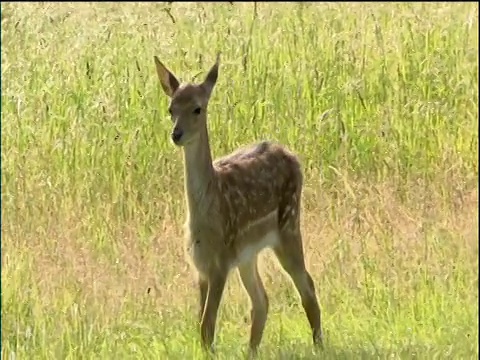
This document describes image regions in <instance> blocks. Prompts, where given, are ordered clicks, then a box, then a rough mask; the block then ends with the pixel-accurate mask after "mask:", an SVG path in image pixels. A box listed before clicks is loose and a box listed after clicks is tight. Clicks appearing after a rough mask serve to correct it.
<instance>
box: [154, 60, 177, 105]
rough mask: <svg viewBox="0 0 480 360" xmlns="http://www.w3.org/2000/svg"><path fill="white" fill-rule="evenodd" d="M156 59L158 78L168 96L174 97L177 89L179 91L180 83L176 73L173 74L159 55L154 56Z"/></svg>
mask: <svg viewBox="0 0 480 360" xmlns="http://www.w3.org/2000/svg"><path fill="white" fill-rule="evenodd" d="M154 60H155V68H156V69H157V75H158V79H159V80H160V84H161V85H162V89H163V91H165V94H167V96H169V97H172V96H173V94H174V93H175V91H177V89H178V87H179V86H180V83H179V82H178V80H177V78H176V77H175V75H173V74H172V73H171V72H170V70H168V69H167V68H166V67H165V65H163V64H162V62H161V61H160V60H159V59H158V57H156V56H154Z"/></svg>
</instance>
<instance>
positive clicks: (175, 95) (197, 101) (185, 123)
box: [154, 54, 220, 146]
mask: <svg viewBox="0 0 480 360" xmlns="http://www.w3.org/2000/svg"><path fill="white" fill-rule="evenodd" d="M154 59H155V66H156V68H157V75H158V78H159V80H160V84H161V85H162V89H163V91H164V92H165V94H166V95H167V96H168V97H169V98H170V105H169V107H168V111H169V112H170V115H171V118H172V121H173V123H174V127H173V131H172V134H171V137H172V141H173V142H174V143H175V145H178V146H184V145H187V144H188V143H190V142H192V141H194V140H195V139H196V138H197V137H198V136H199V134H200V131H201V130H202V128H204V127H206V121H207V106H208V101H209V100H210V96H211V95H212V91H213V88H214V86H215V83H216V82H217V77H218V67H219V62H220V54H218V55H217V61H216V62H215V64H214V65H213V66H212V68H211V69H210V71H209V72H208V74H207V76H206V78H205V80H204V81H203V82H202V83H200V84H190V83H187V84H180V82H179V81H178V80H177V78H176V77H175V75H173V73H172V72H171V71H170V70H168V69H167V68H166V67H165V65H163V64H162V62H161V61H160V60H159V59H158V58H157V57H156V56H155V57H154Z"/></svg>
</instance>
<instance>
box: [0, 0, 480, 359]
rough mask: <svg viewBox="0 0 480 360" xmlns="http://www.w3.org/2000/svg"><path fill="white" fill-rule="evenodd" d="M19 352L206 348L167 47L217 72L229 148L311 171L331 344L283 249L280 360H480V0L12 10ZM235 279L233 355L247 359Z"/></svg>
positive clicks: (5, 133) (6, 308) (7, 325)
mask: <svg viewBox="0 0 480 360" xmlns="http://www.w3.org/2000/svg"><path fill="white" fill-rule="evenodd" d="M1 21H2V28H1V29H2V33H1V36H2V37H1V41H2V42H1V46H2V63H1V64H2V67H1V81H2V93H1V96H2V103H1V105H2V106H1V110H2V112H1V115H2V117H1V132H2V133H1V155H2V158H1V179H2V184H1V185H2V186H1V195H2V218H1V220H2V249H1V250H2V252H1V253H2V275H1V284H2V294H1V299H2V318H1V320H2V359H9V360H10V359H12V360H13V359H16V360H23V359H195V358H202V356H203V354H202V351H201V349H200V342H199V334H198V332H197V324H196V314H197V289H196V286H195V282H194V278H193V276H192V273H191V271H190V269H189V267H188V266H187V263H186V262H185V259H184V255H183V237H182V227H181V226H182V224H183V221H184V216H185V203H184V197H183V164H182V154H181V151H180V150H179V149H178V148H176V147H174V146H173V145H172V144H171V142H170V140H169V136H170V132H171V128H172V124H171V122H170V120H169V117H168V116H167V114H168V113H167V105H168V99H167V98H166V96H165V95H164V94H163V92H162V90H161V87H160V84H159V82H158V79H157V77H156V73H155V67H154V62H153V56H154V55H157V56H159V57H160V59H161V60H162V61H163V62H164V63H165V64H166V65H167V66H168V67H169V68H170V69H171V70H172V71H173V72H174V73H175V74H176V75H177V76H178V77H179V78H181V79H182V80H184V81H191V80H192V79H197V80H201V79H202V77H203V76H205V74H206V71H207V70H208V69H209V68H210V66H211V65H213V62H214V61H215V55H216V52H217V51H221V52H222V60H221V68H220V75H219V80H218V82H217V86H216V88H215V90H214V93H213V98H212V101H211V103H210V106H209V114H210V116H209V131H210V140H211V146H212V151H213V153H214V157H219V156H221V155H224V154H227V153H228V152H231V151H233V150H234V149H235V148H237V147H239V146H241V145H245V144H248V143H254V142H256V141H260V140H264V139H270V140H276V141H279V142H281V143H283V144H285V145H286V146H287V147H288V148H290V149H291V150H293V151H295V152H296V153H297V154H298V155H299V158H300V159H301V161H302V165H303V168H304V171H305V186H304V192H303V217H302V229H303V234H304V242H305V252H306V260H307V266H308V269H309V270H310V272H311V273H312V276H313V278H314V281H315V284H316V287H317V291H318V297H319V301H320V305H321V308H322V312H323V327H324V331H325V343H326V347H325V350H324V351H323V352H320V351H318V350H315V349H314V348H313V347H312V345H311V335H310V329H309V327H308V323H307V319H306V317H305V315H304V312H303V309H302V307H301V304H300V301H299V297H298V295H297V293H296V290H295V289H294V287H293V285H292V284H291V282H290V280H289V279H288V278H287V276H286V275H285V274H284V273H283V272H282V271H280V270H279V266H278V265H277V263H276V260H275V258H274V256H273V255H272V253H271V252H270V251H268V250H267V251H265V252H264V253H263V254H262V257H261V260H262V261H261V273H262V276H263V279H264V282H265V286H266V289H267V292H268V294H269V297H270V312H269V319H268V321H267V325H266V330H265V335H264V338H263V341H262V344H261V348H260V354H259V355H260V357H261V358H263V359H317V358H322V359H387V358H388V359H476V358H478V335H479V334H478V305H477V304H478V184H477V181H478V4H477V3H456V4H455V3H428V4H427V3H423V4H422V3H416V4H413V3H410V4H408V3H405V4H401V3H389V4H387V3H385V4H369V3H366V4H348V3H340V4H334V3H323V4H320V3H318V4H316V3H283V4H266V3H257V5H256V6H254V4H253V3H235V4H234V5H230V4H229V3H223V4H212V3H173V4H172V5H168V4H167V3H82V4H74V3H56V4H55V3H47V2H43V3H25V4H21V3H4V2H2V4H1ZM249 307H250V305H249V301H248V297H247V295H246V294H245V293H244V291H243V289H242V288H241V286H240V284H239V281H238V278H237V276H236V274H234V273H232V274H231V276H230V278H229V282H228V285H227V289H226V291H225V294H224V297H223V301H222V304H221V308H220V315H219V320H218V323H217V336H216V348H217V355H216V357H217V358H218V359H240V358H242V357H244V355H245V350H246V349H247V344H248V337H249V331H250V329H249V326H250V321H249V316H248V315H249Z"/></svg>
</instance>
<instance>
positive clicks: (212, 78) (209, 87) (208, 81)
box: [201, 53, 220, 96]
mask: <svg viewBox="0 0 480 360" xmlns="http://www.w3.org/2000/svg"><path fill="white" fill-rule="evenodd" d="M219 66H220V53H218V54H217V61H216V62H215V64H214V65H213V66H212V68H211V69H210V71H209V72H208V74H207V77H206V78H205V80H204V81H203V83H202V85H201V86H202V87H203V88H204V89H205V90H206V91H207V94H208V96H210V95H211V94H212V91H213V88H214V87H215V84H216V82H217V78H218V68H219Z"/></svg>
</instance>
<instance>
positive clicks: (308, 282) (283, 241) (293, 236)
mask: <svg viewBox="0 0 480 360" xmlns="http://www.w3.org/2000/svg"><path fill="white" fill-rule="evenodd" d="M295 205H296V206H295V207H293V208H292V207H290V208H289V209H290V211H289V213H288V214H284V215H286V216H285V217H284V219H285V221H284V222H283V224H282V223H281V224H280V229H279V232H280V242H279V243H278V244H277V245H276V246H274V247H273V251H274V252H275V255H276V256H277V258H278V260H279V262H280V264H281V266H282V267H283V269H284V270H285V271H286V272H287V273H288V274H289V275H290V277H291V279H292V280H293V283H294V284H295V287H296V288H297V291H298V292H299V294H300V297H301V300H302V306H303V309H304V310H305V313H306V315H307V318H308V322H309V323H310V327H311V329H312V337H313V343H314V344H315V345H320V346H323V339H322V338H323V335H322V326H321V312H320V306H319V305H318V301H317V297H316V293H315V285H314V283H313V280H312V277H311V276H310V274H309V272H308V271H307V269H306V266H305V258H304V253H303V241H302V234H301V231H300V219H299V210H300V209H299V205H298V204H295ZM291 209H293V210H291Z"/></svg>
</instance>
